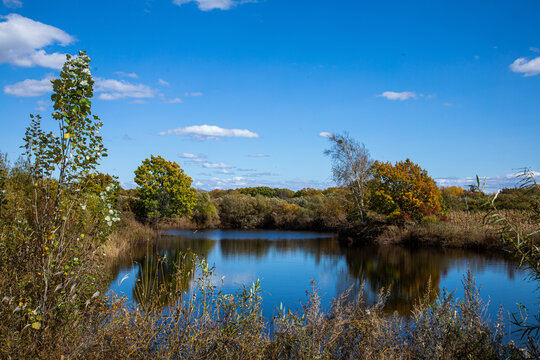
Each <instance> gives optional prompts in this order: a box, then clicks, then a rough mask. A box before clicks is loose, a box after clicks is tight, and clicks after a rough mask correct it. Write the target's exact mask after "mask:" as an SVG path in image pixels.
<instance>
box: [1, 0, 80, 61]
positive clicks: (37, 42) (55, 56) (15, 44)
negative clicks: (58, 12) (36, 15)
mask: <svg viewBox="0 0 540 360" xmlns="http://www.w3.org/2000/svg"><path fill="white" fill-rule="evenodd" d="M4 3H5V1H4ZM0 19H5V20H6V21H4V22H0V63H8V64H12V65H15V66H22V67H32V66H42V67H47V68H52V69H60V68H61V67H62V65H63V64H64V61H65V60H66V56H65V54H61V53H57V52H55V53H52V54H49V53H47V52H46V51H45V50H43V48H44V47H46V46H50V45H54V44H59V45H61V46H66V45H69V44H71V43H73V42H74V41H75V39H74V38H73V37H72V36H71V35H69V34H68V33H66V32H64V31H63V30H60V29H58V28H56V27H54V26H50V25H46V24H43V23H40V22H38V21H34V20H32V19H29V18H25V17H23V16H21V15H18V14H9V15H7V16H0Z"/></svg>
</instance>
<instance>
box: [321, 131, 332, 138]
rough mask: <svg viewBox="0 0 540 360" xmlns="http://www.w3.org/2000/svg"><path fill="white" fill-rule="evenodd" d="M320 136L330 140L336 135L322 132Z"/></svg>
mask: <svg viewBox="0 0 540 360" xmlns="http://www.w3.org/2000/svg"><path fill="white" fill-rule="evenodd" d="M319 136H320V137H323V138H328V139H330V138H331V137H332V136H334V134H332V133H329V132H327V131H321V132H320V133H319Z"/></svg>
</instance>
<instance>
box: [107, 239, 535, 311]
mask: <svg viewBox="0 0 540 360" xmlns="http://www.w3.org/2000/svg"><path fill="white" fill-rule="evenodd" d="M188 250H191V251H192V252H194V253H196V254H198V255H199V256H201V257H204V258H205V259H206V260H207V261H208V263H209V265H210V266H215V273H214V274H215V282H216V285H218V286H221V283H222V282H223V289H224V291H225V292H234V291H235V290H238V289H239V288H241V286H242V284H245V285H250V284H251V283H252V282H253V281H255V280H257V279H261V281H262V289H263V315H264V316H265V317H266V318H271V317H272V315H273V314H274V313H275V309H276V308H277V307H279V306H280V303H281V302H282V303H283V304H284V305H285V306H286V307H289V308H292V309H298V308H299V306H300V304H301V303H305V302H306V290H308V289H310V288H311V279H313V280H315V281H316V282H317V285H318V287H319V289H320V295H321V296H322V305H323V307H328V306H329V305H330V304H331V301H332V299H333V298H334V297H335V296H337V295H338V294H340V293H342V292H343V291H345V290H346V289H347V288H349V287H351V286H353V287H355V288H358V287H359V286H360V284H361V281H362V279H364V280H365V289H366V296H367V298H368V301H369V302H372V301H373V300H374V299H375V296H376V293H377V291H378V290H379V289H380V288H381V287H389V286H390V287H391V289H392V292H391V295H390V297H389V299H388V304H387V307H386V309H387V311H398V313H400V314H407V313H408V312H409V311H410V310H411V308H412V306H413V304H414V301H415V300H416V299H417V298H418V296H420V295H422V294H424V293H425V291H426V286H427V284H428V282H429V280H431V284H432V286H433V287H434V288H435V290H437V293H440V292H441V290H442V289H443V288H445V289H447V290H448V291H454V290H455V291H456V293H455V294H456V296H458V297H461V296H462V294H463V289H462V286H461V281H462V279H463V276H464V274H465V273H466V272H467V269H471V271H472V273H473V275H474V278H475V280H476V283H477V284H479V285H480V286H481V292H480V294H481V296H482V298H483V299H484V301H489V302H490V307H489V312H488V314H489V316H490V317H491V318H492V319H495V317H496V314H497V311H498V308H499V306H500V305H501V304H502V305H503V306H504V309H505V311H506V312H508V311H516V310H517V305H516V303H517V302H521V303H522V304H524V305H526V306H528V307H529V308H530V309H533V310H537V305H536V304H537V298H538V292H537V290H536V285H535V283H533V282H530V281H527V272H526V271H524V270H522V269H519V267H518V264H517V263H516V262H514V261H511V260H509V259H507V258H505V257H503V256H501V255H500V254H493V253H477V252H472V251H465V250H459V249H405V248H402V247H395V246H387V247H361V248H348V247H346V246H342V245H340V244H339V242H338V241H337V239H335V238H334V237H333V235H332V234H321V233H313V232H291V231H266V230H259V231H238V230H212V231H198V232H193V231H177V230H172V231H169V232H168V235H166V236H163V237H162V238H161V239H160V240H159V242H158V244H157V245H155V246H153V247H152V248H151V249H146V248H140V249H133V251H132V253H131V254H126V257H125V259H121V260H120V261H119V263H118V264H116V266H115V267H114V269H113V272H114V273H113V274H112V275H113V280H112V282H111V285H110V289H111V290H113V291H115V292H116V293H119V294H121V295H125V296H127V297H128V298H129V300H130V301H133V302H140V301H147V300H148V299H146V300H145V299H140V298H139V297H140V296H137V291H136V286H135V284H136V283H137V284H139V285H138V286H148V284H147V283H148V282H149V281H150V280H147V279H145V276H147V275H145V274H148V273H152V272H155V271H156V268H157V265H156V264H157V256H156V255H157V254H159V255H160V256H164V255H166V261H165V263H164V266H162V267H160V269H161V272H160V273H159V276H158V281H159V282H160V283H162V284H164V285H165V286H173V285H174V286H176V289H182V290H188V288H189V287H190V286H193V282H192V281H191V278H190V277H189V276H185V277H181V278H178V277H176V278H175V277H174V276H173V275H172V272H173V268H174V266H173V264H174V263H179V262H182V261H184V263H183V264H184V266H185V267H186V268H188V269H189V268H191V266H192V264H189V263H186V260H185V258H184V257H183V254H184V253H185V252H186V251H188ZM137 278H138V279H140V280H142V281H138V282H137V281H136V279H137ZM122 279H124V280H123V281H122ZM173 283H174V284H173ZM139 293H140V292H139ZM149 296H150V295H149ZM154 300H155V299H154Z"/></svg>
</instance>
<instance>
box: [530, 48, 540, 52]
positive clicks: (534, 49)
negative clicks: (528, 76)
mask: <svg viewBox="0 0 540 360" xmlns="http://www.w3.org/2000/svg"><path fill="white" fill-rule="evenodd" d="M529 50H531V51H532V52H535V53H540V49H539V48H537V47H534V46H531V47H530V48H529Z"/></svg>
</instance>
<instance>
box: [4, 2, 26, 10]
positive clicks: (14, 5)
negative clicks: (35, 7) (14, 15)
mask: <svg viewBox="0 0 540 360" xmlns="http://www.w3.org/2000/svg"><path fill="white" fill-rule="evenodd" d="M2 2H3V3H4V6H5V7H7V8H10V9H18V8H21V7H22V6H23V3H22V1H20V0H2Z"/></svg>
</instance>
